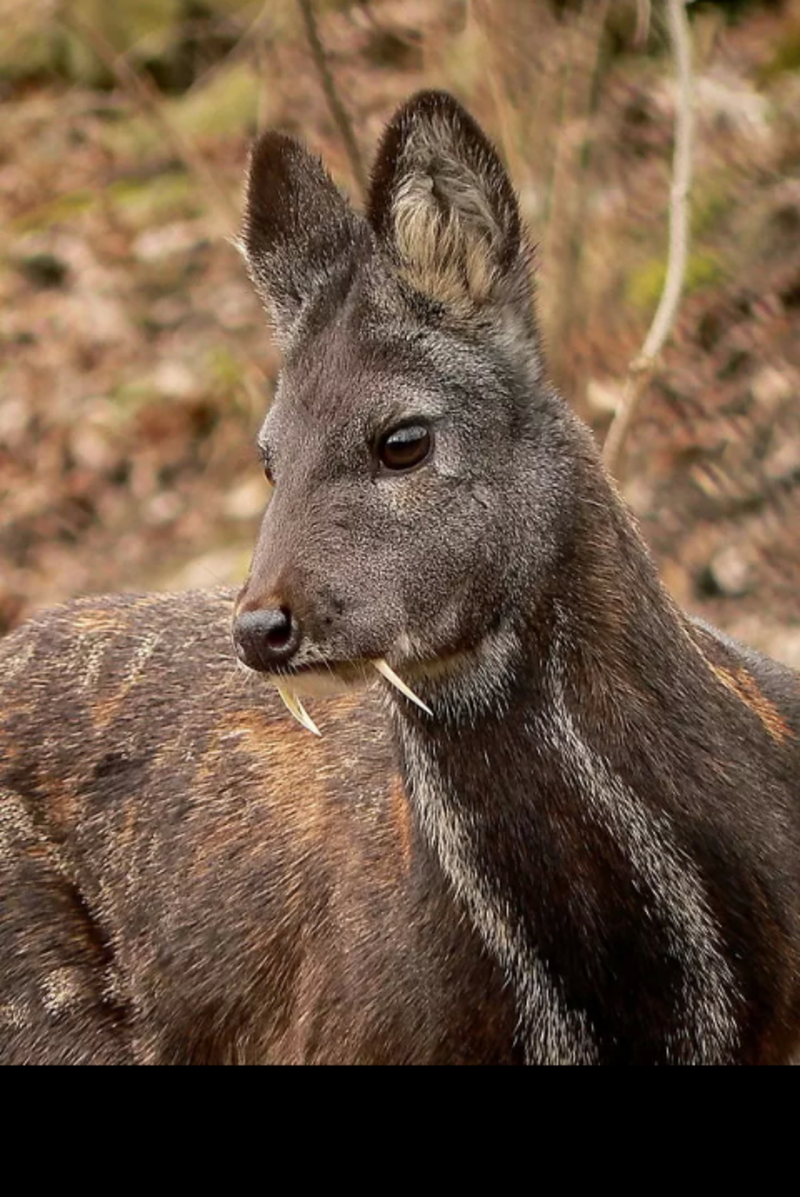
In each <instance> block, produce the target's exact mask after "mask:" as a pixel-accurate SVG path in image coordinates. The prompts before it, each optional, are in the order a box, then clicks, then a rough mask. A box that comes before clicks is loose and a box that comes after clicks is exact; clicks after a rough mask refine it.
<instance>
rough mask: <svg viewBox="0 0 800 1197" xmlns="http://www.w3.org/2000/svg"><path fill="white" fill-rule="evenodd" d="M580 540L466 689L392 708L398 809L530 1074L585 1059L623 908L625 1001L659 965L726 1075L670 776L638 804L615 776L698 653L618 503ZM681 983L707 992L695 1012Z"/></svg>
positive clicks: (707, 928)
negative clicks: (465, 923) (491, 970)
mask: <svg viewBox="0 0 800 1197" xmlns="http://www.w3.org/2000/svg"><path fill="white" fill-rule="evenodd" d="M577 536H578V539H577V540H576V542H575V543H574V544H573V545H572V546H570V552H569V554H568V555H567V558H565V561H564V563H563V572H562V573H561V575H560V576H561V582H560V584H559V586H558V589H557V590H554V591H553V592H552V593H551V594H550V595H548V596H547V598H546V599H545V600H544V601H543V602H540V603H539V604H537V606H536V608H535V609H534V610H532V611H530V612H528V613H527V617H526V619H525V620H523V621H522V622H521V624H520V625H518V627H517V629H516V630H511V629H507V630H506V631H505V632H500V633H496V634H495V639H494V641H493V643H491V644H489V645H487V646H486V647H485V650H484V651H483V653H482V655H481V656H480V658H479V659H476V662H475V665H474V668H473V670H472V672H471V674H469V675H468V676H466V677H464V676H462V677H461V678H460V679H458V680H457V681H455V682H451V683H450V689H448V684H447V683H444V684H442V685H440V686H439V687H438V688H437V687H436V686H435V685H434V686H433V688H432V689H431V690H429V691H423V695H424V696H425V697H426V698H427V699H428V701H429V702H430V704H431V706H432V709H433V710H434V717H433V718H432V719H431V718H429V717H427V716H425V715H424V714H422V713H421V712H417V711H416V710H414V709H410V707H408V706H406V705H403V706H401V705H400V703H399V702H398V704H397V706H396V729H397V737H398V741H399V748H400V756H401V760H402V762H403V768H404V772H405V779H406V784H407V789H408V794H409V798H410V801H411V804H412V807H413V810H414V812H415V817H416V819H417V821H418V824H419V827H420V831H421V833H422V835H423V836H424V837H425V838H426V839H427V841H428V843H429V845H430V847H431V848H432V849H433V851H434V853H435V855H436V857H437V858H438V861H439V865H440V867H441V869H442V872H443V874H444V877H445V878H446V881H447V883H448V884H449V886H450V888H451V889H452V891H454V893H455V895H456V897H457V899H458V901H459V902H460V903H461V904H462V906H463V907H464V908H465V909H466V911H467V912H468V915H469V917H470V919H471V921H472V922H473V924H474V926H475V928H476V929H477V931H478V933H479V934H480V935H481V937H482V938H483V940H484V942H485V944H486V946H487V947H488V949H489V950H490V951H491V952H492V953H493V954H494V955H495V957H496V958H497V959H498V961H499V962H500V964H501V965H502V967H503V969H504V971H505V973H506V976H507V978H508V981H509V984H510V985H511V986H512V987H513V989H514V992H515V995H516V1002H517V1008H518V1015H519V1025H520V1036H521V1040H522V1043H523V1046H524V1048H525V1050H526V1053H527V1055H528V1058H529V1059H530V1060H531V1062H537V1063H556V1062H558V1063H573V1064H590V1063H595V1062H598V1061H599V1060H600V1059H601V1057H602V1053H603V1050H604V1049H603V1044H602V1035H601V1034H599V1032H598V1030H597V1027H598V1024H599V1023H601V1022H602V1021H603V1019H604V1017H605V1015H604V1012H603V1010H602V1009H601V1008H600V1006H599V1005H598V1003H600V1005H602V989H603V983H602V977H601V979H600V980H599V981H598V976H599V975H600V974H603V973H604V971H605V972H607V973H608V974H609V976H611V975H612V974H615V975H616V973H618V972H619V970H620V969H621V968H622V967H623V966H622V965H621V964H620V962H619V961H617V960H615V959H614V958H613V949H612V948H611V947H610V946H609V943H608V942H607V941H606V939H607V935H608V931H607V929H608V928H609V927H612V926H618V925H619V923H620V920H624V921H626V923H627V922H628V921H629V918H630V910H631V903H632V902H633V903H634V905H636V904H637V903H638V905H639V906H640V907H642V908H643V910H642V909H637V911H636V914H637V917H638V918H639V924H638V926H639V927H640V928H642V927H643V928H645V929H648V928H651V929H652V928H653V927H655V928H656V930H655V931H653V939H652V942H650V943H647V942H645V941H644V939H642V942H641V944H640V945H639V944H636V943H633V945H632V950H631V953H630V958H629V959H628V960H627V962H626V963H627V964H628V965H630V966H631V969H632V984H634V983H635V978H636V976H637V970H639V969H642V968H645V969H648V968H649V969H650V970H651V971H652V970H653V969H656V970H657V969H658V968H659V967H663V970H664V978H663V982H664V985H665V986H667V985H669V986H673V987H674V986H678V987H681V986H682V987H683V991H684V998H683V999H682V1004H681V1003H679V1005H680V1009H678V1010H677V1011H676V1020H677V1025H678V1030H679V1031H685V1032H686V1033H685V1035H684V1036H683V1040H684V1041H685V1042H693V1043H702V1044H703V1045H704V1049H703V1050H704V1051H706V1052H707V1053H708V1054H710V1055H711V1056H718V1057H720V1058H723V1057H724V1056H725V1054H726V1052H728V1050H729V1048H730V1046H731V1037H732V1035H733V1031H732V1025H733V1024H732V1021H731V1017H730V1011H729V1009H728V999H727V996H726V994H727V993H728V992H729V989H730V980H731V978H730V974H729V972H728V969H727V966H726V965H725V962H724V959H723V957H722V955H721V953H720V951H719V946H718V938H719V937H718V929H717V928H716V926H715V925H714V922H713V919H712V917H711V915H710V914H709V913H708V909H707V903H706V900H705V895H704V891H703V885H702V882H701V878H700V876H699V874H698V873H697V872H696V871H695V869H694V867H693V864H692V862H691V861H690V860H689V859H688V858H687V857H686V856H685V854H684V853H683V852H682V851H681V849H680V848H679V846H678V842H677V840H676V836H675V832H674V826H673V823H672V820H671V815H670V811H669V810H668V809H667V808H668V804H669V803H668V798H669V793H670V784H669V779H668V778H661V779H659V778H658V777H657V775H656V774H655V773H653V772H652V771H651V773H650V776H651V777H653V778H654V781H653V783H652V784H651V786H650V787H649V790H648V792H647V793H642V792H641V787H638V788H637V782H636V780H635V779H634V778H632V777H631V776H630V774H629V772H628V771H626V768H625V766H624V760H625V757H626V756H627V758H629V759H630V757H631V755H632V754H633V755H635V754H637V753H641V754H643V755H644V756H647V753H648V751H649V746H650V745H653V744H656V743H657V741H658V738H659V736H660V735H662V734H663V733H664V731H665V724H668V723H669V721H670V718H671V714H672V709H671V708H673V709H675V710H676V712H677V705H676V704H679V703H680V702H684V703H685V702H686V701H687V695H689V694H690V692H691V688H692V687H691V681H692V678H693V676H694V674H695V673H696V672H697V670H698V668H699V660H700V658H699V655H698V650H697V649H696V647H695V646H694V644H693V642H692V640H691V637H690V634H689V631H688V628H687V627H686V625H685V624H684V622H683V619H682V616H681V615H680V613H679V612H678V611H677V610H676V608H675V607H674V606H673V604H672V603H671V601H670V599H669V598H668V596H667V595H666V594H665V592H664V591H663V590H662V588H661V586H660V583H659V582H658V579H657V576H656V574H655V570H654V568H653V566H652V564H651V562H650V559H649V557H648V555H647V552H646V550H645V548H644V546H643V545H642V544H641V542H640V541H639V538H638V534H637V532H636V530H635V528H634V527H633V525H632V523H631V522H630V520H629V517H628V516H627V515H626V513H625V512H624V511H623V510H622V508H621V506H619V505H618V504H617V501H616V499H612V503H611V509H610V511H609V514H608V520H607V523H606V524H605V526H604V527H602V528H600V529H598V527H597V524H596V522H595V524H594V525H593V526H592V527H591V528H585V529H583V530H580V529H579V530H578V533H577ZM577 563H580V572H578V569H577ZM493 670H494V674H495V676H494V677H492V671H493ZM454 685H459V686H460V690H459V691H458V692H454V690H453V686H454ZM492 686H494V692H493V693H491V687H492ZM484 700H485V701H484ZM684 715H685V712H684ZM655 755H656V756H657V754H655ZM650 763H651V764H652V763H653V762H652V761H651V762H650ZM647 774H648V768H644V769H643V773H642V775H643V776H645V775H647ZM630 946H631V945H629V947H630ZM637 947H641V958H639V959H638V960H637V959H636V951H637ZM678 956H680V957H681V959H680V961H679V962H678V963H675V961H676V960H677V957H678ZM667 959H670V960H671V961H672V963H671V964H670V965H669V966H668V965H667V964H666V963H665V962H666V960H667ZM673 964H674V967H673ZM693 975H694V976H702V977H704V978H707V979H708V984H707V986H706V990H705V991H704V993H703V994H702V1000H700V995H699V994H698V995H694V994H692V993H691V992H690V990H691V987H692V985H693V984H694V982H693V981H692V976H693ZM619 983H622V984H624V977H617V980H616V982H615V984H617V985H618V984H619ZM709 989H710V992H709ZM616 992H617V994H618V992H619V991H618V989H617V991H616ZM598 994H600V995H601V996H598ZM680 1040H681V1036H680V1034H679V1035H677V1036H676V1042H678V1041H680Z"/></svg>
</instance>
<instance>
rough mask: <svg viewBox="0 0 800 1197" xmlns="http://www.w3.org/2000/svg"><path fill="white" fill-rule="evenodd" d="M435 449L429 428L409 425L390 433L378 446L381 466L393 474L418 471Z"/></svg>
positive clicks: (420, 425)
mask: <svg viewBox="0 0 800 1197" xmlns="http://www.w3.org/2000/svg"><path fill="white" fill-rule="evenodd" d="M432 447H433V437H432V435H431V431H430V429H429V428H425V427H424V426H423V425H422V424H408V425H406V427H405V428H396V429H395V430H394V432H389V433H387V434H386V436H385V437H383V439H382V440H381V442H380V444H379V445H378V457H379V458H380V462H381V465H382V466H383V467H384V468H385V469H387V470H391V471H392V472H393V473H402V472H403V471H405V470H413V469H416V467H417V466H421V465H422V464H423V462H425V461H427V460H428V458H429V457H430V454H431V449H432Z"/></svg>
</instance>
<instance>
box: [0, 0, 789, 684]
mask: <svg viewBox="0 0 800 1197" xmlns="http://www.w3.org/2000/svg"><path fill="white" fill-rule="evenodd" d="M690 12H691V18H692V33H693V40H694V46H695V56H696V70H697V109H698V118H699V126H698V139H699V145H698V150H697V174H696V179H695V183H694V188H693V194H692V227H693V244H692V252H691V258H690V262H689V269H688V278H687V288H686V295H685V299H684V302H683V305H682V308H681V313H680V318H679V322H678V327H677V329H676V332H675V335H674V337H673V340H672V343H671V345H670V348H669V350H668V352H667V353H666V355H665V359H664V363H663V367H662V369H661V370H660V371H659V374H658V376H657V378H656V380H655V381H654V383H653V385H652V387H651V388H650V390H649V392H648V395H647V397H646V399H645V401H644V403H643V405H642V408H641V412H640V414H639V417H638V419H637V421H636V424H635V427H634V429H633V433H632V436H631V439H630V442H629V445H628V449H627V452H626V458H625V462H624V476H625V485H624V489H625V493H626V495H627V498H628V500H629V502H630V503H631V505H632V506H633V508H634V510H635V511H636V513H637V515H638V516H639V518H640V520H641V522H642V525H643V528H644V532H645V535H646V537H647V539H648V541H649V543H650V544H651V546H652V547H653V550H654V552H655V554H656V556H657V558H658V561H659V564H660V566H661V568H662V571H663V573H664V576H665V578H666V581H667V583H668V585H669V587H670V589H671V590H672V591H673V593H674V594H675V595H676V596H677V598H678V599H679V600H680V601H681V602H682V603H683V604H684V605H686V606H687V607H688V608H689V609H690V610H692V611H694V612H696V613H699V614H701V615H704V616H705V617H707V618H709V619H711V620H713V621H714V622H716V623H718V624H719V625H720V626H722V627H724V628H726V629H727V630H729V631H730V632H731V633H732V634H733V635H736V636H739V637H742V638H743V639H745V640H748V641H750V642H751V643H753V644H755V645H758V646H759V647H761V648H763V649H765V650H766V651H768V652H770V653H772V654H773V655H775V656H777V657H780V658H782V659H784V660H786V661H788V662H790V663H793V664H794V665H795V666H797V667H800V0H783V2H781V0H772V2H769V0H749V2H748V0H741V2H735V0H727V2H725V3H711V2H707V3H704V2H700V0H698V2H696V3H694V4H692V5H691V9H690ZM423 86H436V87H446V88H449V89H450V90H452V91H454V92H455V93H456V94H457V95H458V96H459V97H460V98H461V99H462V100H463V101H464V102H466V104H467V105H468V106H469V107H470V108H471V109H472V110H473V111H474V113H475V114H476V115H477V117H478V118H479V119H480V120H481V121H482V122H483V123H484V125H485V126H486V127H487V128H488V129H489V130H490V132H491V133H492V134H493V136H494V137H495V139H496V140H497V141H498V143H499V144H500V145H501V147H502V149H503V151H504V153H505V156H506V158H507V160H508V162H509V164H510V166H511V169H512V172H513V175H514V178H515V182H516V184H517V186H518V188H519V191H520V194H521V198H522V203H523V206H524V209H525V213H526V216H527V218H528V221H529V223H530V226H531V230H532V234H533V237H534V240H535V241H536V243H537V245H538V255H537V256H538V272H539V300H540V313H541V321H542V325H543V328H544V332H545V336H546V342H547V345H548V348H549V362H550V369H551V372H552V374H553V375H554V377H555V379H556V381H557V382H558V384H559V386H560V387H561V388H562V389H563V391H564V393H565V395H566V396H567V398H568V400H569V401H570V402H571V403H572V404H574V406H575V408H576V409H577V410H578V411H579V412H580V414H581V415H582V416H584V417H585V418H586V419H587V420H588V421H589V422H590V424H591V425H592V427H593V428H594V430H595V432H596V435H597V437H598V440H600V441H602V439H603V438H604V436H605V434H606V431H607V429H608V426H609V422H610V418H611V413H612V411H613V408H614V406H615V404H616V403H617V402H618V399H619V396H620V393H621V390H622V387H623V384H624V379H625V376H626V372H627V369H628V364H629V362H630V360H631V359H632V358H633V357H635V356H636V354H637V352H638V350H639V348H640V347H641V344H642V341H643V338H644V335H645V333H646V331H647V328H648V326H649V324H650V321H651V319H652V316H653V313H654V310H655V307H656V305H657V302H658V298H659V295H660V292H661V288H662V285H663V282H664V277H665V268H666V266H665V262H666V244H667V215H668V206H669V188H670V179H671V158H672V150H673V123H674V114H675V102H676V88H675V85H674V83H673V63H672V58H671V53H670V46H669V42H668V38H667V35H666V28H665V20H664V12H663V2H662V0H267V2H266V3H264V2H263V0H261V2H255V3H246V2H242V0H114V2H113V3H111V2H110V0H0V634H2V633H4V632H7V631H8V630H9V629H10V628H11V627H13V626H14V625H15V624H16V623H17V622H19V620H21V619H22V618H24V617H25V616H26V615H28V614H30V613H31V612H32V611H33V610H35V609H36V608H38V607H41V606H43V605H46V604H51V603H53V602H54V601H58V600H61V599H65V598H67V597H70V596H73V595H77V594H84V593H88V592H95V591H102V590H122V589H127V590H142V589H144V588H185V587H195V586H200V587H207V586H215V585H217V584H220V583H233V584H237V583H238V582H240V581H241V580H242V578H243V576H244V574H245V571H246V569H247V564H248V559H249V555H250V551H251V548H252V545H253V542H254V536H255V531H256V528H257V525H258V521H259V518H260V515H261V512H262V509H263V506H264V503H265V501H266V484H265V483H264V481H263V479H262V477H261V472H260V469H259V466H258V463H257V460H256V455H255V451H254V440H255V434H256V431H257V429H258V426H259V423H260V421H261V419H262V417H263V414H264V411H265V410H266V407H267V405H268V402H269V398H270V394H271V389H272V386H273V383H274V379H275V374H276V370H277V366H278V359H277V355H276V352H275V350H274V348H273V347H272V345H271V343H270V339H269V331H268V329H267V326H266V323H265V321H264V319H263V317H262V314H261V312H260V310H259V307H258V304H257V302H256V300H255V298H254V296H253V295H252V293H251V289H250V286H249V284H248V282H247V280H246V277H245V273H244V269H243V266H242V263H241V261H240V259H239V257H238V254H237V252H236V251H235V249H234V247H233V245H232V242H231V238H232V236H233V235H234V234H235V232H236V229H237V224H238V219H239V212H240V208H241V196H242V178H243V171H244V166H245V162H246V157H247V149H248V143H249V141H250V139H251V138H252V136H253V134H254V133H255V132H256V130H257V129H258V128H260V127H264V126H266V125H270V126H278V127H280V128H282V129H284V130H286V131H288V132H291V133H294V134H297V135H299V136H301V137H302V138H303V139H304V140H305V141H307V142H308V143H310V144H311V145H312V146H313V147H314V148H315V149H316V150H317V151H319V152H320V153H322V154H323V155H324V157H325V159H326V161H327V163H328V164H329V166H330V167H331V169H332V171H333V173H334V175H335V176H336V178H337V180H338V181H339V182H340V183H341V184H342V185H343V186H344V187H346V188H348V189H349V190H350V191H351V193H352V194H354V195H355V196H358V194H359V188H360V179H361V178H362V177H363V174H364V171H365V169H366V168H365V165H364V164H365V163H366V164H368V163H369V160H370V155H371V153H372V151H373V149H374V146H375V143H376V141H377V139H378V137H379V135H380V132H381V128H382V126H383V124H384V122H385V121H386V120H387V119H388V117H389V116H390V115H391V113H392V110H393V109H394V107H395V106H396V105H397V104H399V103H400V102H402V101H403V100H404V99H405V98H406V97H407V96H408V95H409V94H410V93H412V92H413V91H415V90H416V89H418V88H420V87H423Z"/></svg>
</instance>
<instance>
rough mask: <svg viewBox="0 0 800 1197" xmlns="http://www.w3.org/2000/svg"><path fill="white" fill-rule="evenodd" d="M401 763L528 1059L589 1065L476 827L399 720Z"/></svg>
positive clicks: (587, 1034) (574, 1021)
mask: <svg viewBox="0 0 800 1197" xmlns="http://www.w3.org/2000/svg"><path fill="white" fill-rule="evenodd" d="M400 727H401V735H402V737H403V741H404V747H405V752H406V759H407V762H408V766H409V781H410V793H411V798H412V801H413V803H414V806H415V809H416V811H417V816H418V818H419V820H420V824H421V827H422V830H423V833H424V834H425V835H426V837H427V839H428V841H429V842H430V844H431V845H432V847H433V848H434V850H435V851H436V853H437V856H438V858H439V861H440V863H441V866H442V868H443V870H444V873H445V876H446V877H447V878H448V880H449V882H450V884H451V886H452V887H453V890H454V892H455V895H456V897H457V898H458V900H459V901H460V902H462V903H463V905H464V906H465V907H466V909H467V911H468V912H469V915H470V917H471V919H472V922H473V925H474V926H475V929H476V930H477V932H478V934H479V935H480V936H481V938H482V939H483V941H484V943H485V944H486V946H487V948H488V949H489V950H490V951H491V953H492V954H493V956H494V957H495V959H496V960H497V961H498V963H499V964H500V967H501V968H502V969H503V971H504V972H505V974H506V976H507V977H508V978H509V980H510V982H511V984H512V985H513V988H514V993H515V997H516V1003H517V1010H518V1014H519V1021H520V1039H521V1042H522V1045H523V1047H524V1050H525V1055H526V1060H527V1062H528V1063H529V1064H538V1065H591V1064H596V1063H597V1062H598V1052H597V1046H596V1043H595V1040H594V1036H593V1034H592V1030H591V1027H590V1026H589V1022H588V1019H587V1017H586V1014H585V1013H584V1012H583V1011H577V1010H570V1009H569V1008H568V1007H567V1005H566V1003H565V1001H564V999H563V997H562V995H561V993H560V992H559V990H558V987H557V985H556V983H555V982H554V980H553V978H552V977H551V976H550V974H549V972H548V970H547V967H546V965H545V964H544V962H543V961H542V960H541V959H540V957H539V955H538V954H537V952H536V951H535V949H534V948H533V946H532V945H531V944H530V943H529V942H528V941H527V939H526V937H525V934H524V932H523V931H522V929H521V927H520V924H519V918H518V916H517V915H516V913H515V911H514V909H513V905H512V903H511V902H510V900H509V898H508V896H507V895H505V894H503V893H502V891H501V890H500V887H499V886H498V884H497V881H496V879H495V878H493V877H491V876H487V875H486V874H485V873H484V872H483V870H482V868H481V861H480V830H479V829H478V828H476V827H474V826H472V825H471V820H470V818H469V814H468V812H465V811H459V809H458V803H457V800H456V798H455V797H454V795H452V794H449V793H448V792H447V787H446V786H445V784H444V782H443V780H442V778H441V777H439V776H437V774H436V772H435V771H434V768H433V767H432V764H431V762H430V759H429V757H428V755H427V754H426V753H425V752H424V750H423V749H422V748H421V747H420V746H419V745H418V744H417V742H416V740H415V738H414V736H413V733H412V732H410V731H409V729H408V728H407V727H406V726H405V724H402V723H401V724H400Z"/></svg>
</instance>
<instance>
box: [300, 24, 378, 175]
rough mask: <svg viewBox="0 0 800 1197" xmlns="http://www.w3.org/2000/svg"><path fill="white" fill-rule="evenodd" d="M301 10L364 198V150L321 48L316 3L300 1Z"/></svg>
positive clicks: (331, 107)
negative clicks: (360, 145)
mask: <svg viewBox="0 0 800 1197" xmlns="http://www.w3.org/2000/svg"><path fill="white" fill-rule="evenodd" d="M297 3H298V4H299V6H300V12H301V13H302V16H303V23H304V24H305V27H306V34H307V36H308V42H309V45H310V46H311V53H312V54H313V56H314V62H315V63H316V66H317V71H318V72H319V77H320V82H321V83H322V90H323V91H324V92H325V98H326V100H327V101H328V107H329V108H330V110H331V116H332V117H333V119H334V121H335V122H336V126H337V128H338V130H339V133H340V134H341V137H342V141H343V142H344V145H345V149H346V150H347V156H348V158H349V159H350V169H351V170H352V172H353V176H354V178H355V180H356V182H357V184H358V186H359V188H360V189H361V193H362V195H364V196H365V195H366V194H367V174H366V171H365V169H364V161H363V159H362V157H361V150H360V149H359V147H358V142H357V141H356V136H355V133H354V132H353V125H352V122H351V120H350V117H349V115H348V112H347V109H346V108H345V106H344V104H343V103H342V100H341V97H340V96H339V92H338V91H337V88H336V80H335V79H334V77H333V72H332V71H331V68H330V64H329V62H328V56H327V54H326V53H325V47H324V46H323V44H322V38H321V36H320V32H319V26H318V25H317V17H316V14H315V12H314V4H313V0H297Z"/></svg>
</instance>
